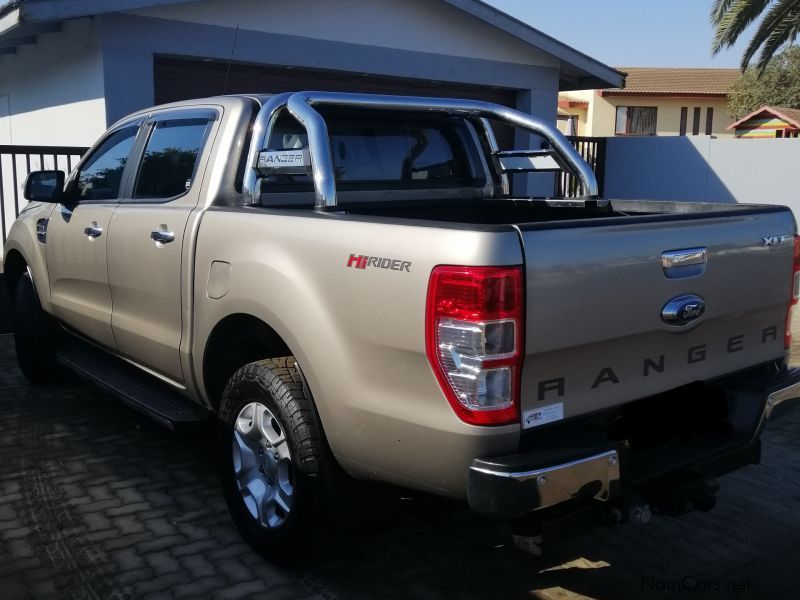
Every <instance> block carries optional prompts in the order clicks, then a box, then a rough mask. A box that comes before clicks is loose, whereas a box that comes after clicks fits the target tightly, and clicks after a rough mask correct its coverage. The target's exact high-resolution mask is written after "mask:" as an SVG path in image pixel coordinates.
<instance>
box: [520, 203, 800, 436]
mask: <svg viewBox="0 0 800 600" xmlns="http://www.w3.org/2000/svg"><path fill="white" fill-rule="evenodd" d="M794 229H795V225H794V220H793V218H792V214H791V212H789V211H788V209H783V210H781V209H776V207H764V208H763V209H756V210H750V211H743V212H742V213H741V214H737V215H735V216H731V215H730V214H727V215H726V216H718V215H715V214H714V213H704V214H693V215H671V216H669V215H648V216H637V217H630V218H627V220H626V217H622V218H619V219H616V218H615V219H608V220H594V221H589V220H587V221H573V222H570V223H564V224H556V223H551V224H532V225H522V226H520V233H521V237H522V243H523V246H524V251H525V257H526V265H525V269H526V293H527V313H526V336H525V343H526V348H525V362H524V366H523V371H522V386H521V387H522V389H521V404H522V411H523V414H522V417H523V427H535V426H539V425H545V424H547V423H550V422H554V421H557V420H561V419H563V418H569V417H572V416H575V415H580V414H585V413H590V412H593V411H597V410H600V409H603V408H607V407H609V406H613V405H617V404H622V403H625V402H628V401H631V400H634V399H638V398H643V397H647V396H650V395H653V394H656V393H659V392H662V391H665V390H668V389H671V388H674V387H677V386H680V385H683V384H686V383H690V382H692V381H696V380H706V379H709V378H713V377H717V376H720V375H723V374H726V373H731V372H734V371H737V370H740V369H744V368H747V367H749V366H752V365H756V364H759V363H763V362H767V361H770V360H774V359H778V358H781V357H782V356H783V354H784V326H785V319H786V313H787V307H788V303H789V297H790V288H791V278H792V256H793V238H792V236H793V234H794ZM781 236H786V237H785V238H783V239H782V238H781ZM763 238H767V241H765V240H764V239H763ZM701 249H705V250H706V257H707V258H706V261H705V262H698V261H700V260H701V259H699V258H698V257H697V256H695V257H694V258H695V260H690V262H696V263H697V264H694V265H684V266H676V267H674V268H670V269H666V268H665V266H664V264H663V261H662V257H663V256H664V255H665V253H669V252H673V251H678V253H679V255H681V252H680V251H689V250H701ZM683 254H686V255H688V254H691V253H688V252H684V253H683ZM679 260H680V259H679ZM686 295H694V296H696V297H697V298H698V299H699V300H701V303H704V305H705V310H704V312H703V313H702V315H700V316H699V317H697V318H695V319H694V320H691V321H689V322H687V323H686V324H683V325H675V324H668V323H666V322H665V320H664V319H663V318H662V312H663V311H664V309H665V306H666V305H667V304H668V303H669V302H670V301H672V300H674V299H676V298H679V297H681V296H686ZM691 303H692V306H689V308H690V312H691V315H689V316H695V317H696V315H697V313H698V312H699V311H698V310H697V307H695V306H694V304H697V302H696V299H694V300H691ZM678 304H679V305H685V304H686V303H685V302H681V301H679V302H678ZM687 306H688V305H687ZM684 307H685V306H684Z"/></svg>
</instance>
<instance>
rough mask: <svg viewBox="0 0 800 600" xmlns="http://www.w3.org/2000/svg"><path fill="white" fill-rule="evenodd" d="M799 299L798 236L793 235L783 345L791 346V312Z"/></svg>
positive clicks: (799, 260) (799, 240)
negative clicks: (790, 284) (790, 292)
mask: <svg viewBox="0 0 800 600" xmlns="http://www.w3.org/2000/svg"><path fill="white" fill-rule="evenodd" d="M798 300H800V236H797V235H796V236H794V258H793V259H792V296H791V298H790V299H789V310H788V311H786V331H785V333H784V336H783V342H784V347H785V348H786V349H787V350H789V348H791V346H792V312H793V309H794V307H795V306H796V305H797V302H798Z"/></svg>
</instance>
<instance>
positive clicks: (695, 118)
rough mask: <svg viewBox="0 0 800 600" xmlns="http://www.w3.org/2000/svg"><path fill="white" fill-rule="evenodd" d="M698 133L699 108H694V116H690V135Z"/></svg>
mask: <svg viewBox="0 0 800 600" xmlns="http://www.w3.org/2000/svg"><path fill="white" fill-rule="evenodd" d="M699 133H700V107H699V106H695V107H694V115H693V116H692V135H698V134H699Z"/></svg>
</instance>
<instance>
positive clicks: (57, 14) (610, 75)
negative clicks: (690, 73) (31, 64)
mask: <svg viewBox="0 0 800 600" xmlns="http://www.w3.org/2000/svg"><path fill="white" fill-rule="evenodd" d="M196 1H197V0H58V1H57V2H54V1H53V0H0V54H8V53H13V52H15V51H16V47H17V46H19V45H22V44H30V43H35V41H36V35H38V34H39V33H43V32H45V31H57V30H58V27H59V25H58V24H59V23H60V22H61V21H64V20H66V19H74V18H79V17H86V16H91V15H98V14H103V13H111V12H119V11H129V10H135V9H140V8H148V7H153V6H165V5H169V4H188V3H190V2H196ZM439 1H441V2H445V3H447V4H449V5H451V6H453V7H455V8H457V9H459V10H462V11H464V12H466V13H468V14H470V15H472V16H473V17H475V18H476V19H479V20H481V21H483V22H485V23H487V24H489V25H491V26H493V27H496V28H497V29H500V30H502V31H504V32H505V33H507V34H508V35H511V36H513V37H515V38H517V39H520V40H522V41H523V42H525V43H527V44H529V45H531V46H533V47H534V48H536V49H537V50H539V51H540V52H544V53H545V54H548V55H550V56H552V57H553V58H555V59H556V60H558V62H559V65H560V81H559V89H561V90H581V89H583V90H585V89H596V88H613V87H622V86H623V85H624V83H625V76H624V74H622V73H620V72H619V71H617V70H615V69H613V68H611V67H609V66H608V65H605V64H603V63H601V62H600V61H598V60H596V59H594V58H591V57H590V56H587V55H586V54H583V53H582V52H579V51H578V50H575V49H574V48H572V47H570V46H567V45H566V44H564V43H562V42H559V41H558V40H556V39H555V38H553V37H550V36H549V35H547V34H545V33H542V32H541V31H539V30H538V29H535V28H533V27H531V26H530V25H528V24H526V23H524V22H522V21H520V20H518V19H515V18H514V17H512V16H510V15H508V14H506V13H504V12H503V11H501V10H498V9H496V8H494V7H493V6H490V5H488V4H486V3H485V2H482V1H481V0H439Z"/></svg>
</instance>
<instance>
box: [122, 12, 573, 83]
mask: <svg viewBox="0 0 800 600" xmlns="http://www.w3.org/2000/svg"><path fill="white" fill-rule="evenodd" d="M254 7H255V8H256V10H254ZM134 14H138V15H141V16H146V17H155V18H160V19H172V20H177V21H184V22H189V23H197V24H204V25H217V26H222V27H230V28H233V29H235V28H236V26H237V25H238V26H239V27H240V28H241V29H246V30H251V31H261V32H268V33H280V34H285V35H295V36H301V37H308V38H314V39H319V40H328V41H334V42H347V43H350V44H363V45H367V46H377V47H383V48H395V49H399V50H411V51H414V52H430V53H433V54H444V55H448V56H462V57H468V58H479V59H484V60H495V61H503V62H510V63H518V64H525V65H539V66H547V67H557V63H556V61H555V60H554V59H553V58H552V57H549V56H547V55H545V54H544V53H541V52H538V51H537V50H536V49H535V48H532V47H531V46H530V45H529V44H526V43H525V42H522V41H521V40H518V39H516V38H514V37H512V36H510V35H508V34H507V33H505V32H501V31H499V30H497V29H495V28H493V27H491V26H490V25H488V24H486V23H483V22H481V21H479V20H478V19H476V18H474V17H472V16H470V15H468V14H467V13H465V12H463V11H461V10H458V9H456V8H453V7H451V6H448V5H447V4H445V3H443V2H434V1H431V0H337V1H336V2H320V1H319V0H293V1H292V2H282V1H278V0H266V1H263V2H258V3H254V2H252V0H228V1H226V2H224V3H222V2H219V1H217V0H202V1H201V2H193V3H191V4H189V5H172V6H163V7H157V8H149V9H143V10H138V11H135V13H134ZM243 15H247V18H243ZM445 25H446V26H445ZM230 41H231V43H232V41H233V40H232V39H231V40H230ZM231 45H232V44H231ZM294 50H295V51H296V52H298V53H302V52H303V51H304V49H303V47H302V46H300V47H297V48H295V49H294Z"/></svg>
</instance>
